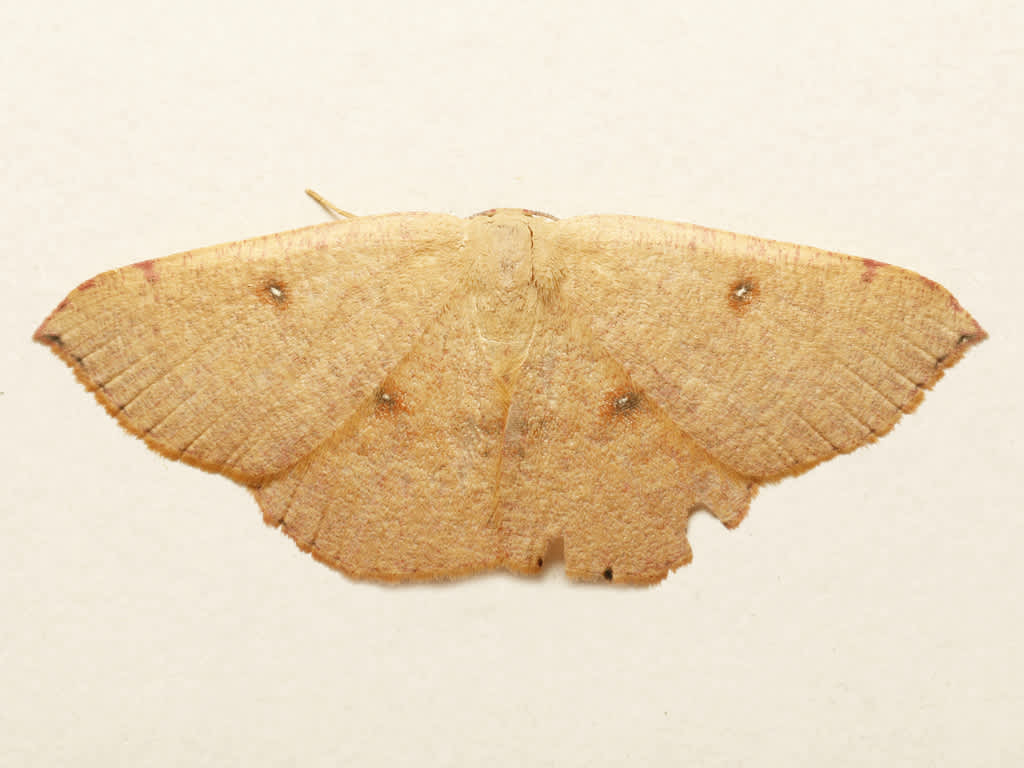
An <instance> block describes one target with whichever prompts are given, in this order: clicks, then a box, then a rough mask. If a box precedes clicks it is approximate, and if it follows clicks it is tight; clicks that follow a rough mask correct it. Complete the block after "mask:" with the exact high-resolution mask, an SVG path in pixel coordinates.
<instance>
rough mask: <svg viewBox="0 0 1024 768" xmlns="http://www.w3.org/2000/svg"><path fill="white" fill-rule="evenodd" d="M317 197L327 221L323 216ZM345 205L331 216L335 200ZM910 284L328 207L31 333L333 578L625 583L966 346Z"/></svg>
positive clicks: (732, 239)
mask: <svg viewBox="0 0 1024 768" xmlns="http://www.w3.org/2000/svg"><path fill="white" fill-rule="evenodd" d="M327 205H329V204H327ZM340 213H344V212H340ZM985 336H986V334H985V332H984V331H983V330H982V328H981V326H980V325H979V324H978V323H977V322H976V321H975V320H974V319H973V318H972V317H971V315H970V314H968V312H967V311H966V310H964V309H963V307H961V306H960V304H959V303H958V302H957V300H956V299H955V298H954V297H953V296H952V295H951V294H950V293H949V292H948V291H947V290H945V289H944V288H942V287H941V286H939V285H937V284H936V283H934V282H932V281H931V280H928V279H927V278H924V277H921V276H920V275H918V274H915V273H913V272H910V271H908V270H905V269H901V268H899V267H895V266H890V265H888V264H883V263H882V262H879V261H874V260H870V259H860V258H855V257H852V256H846V255H842V254H838V253H832V252H828V251H823V250H819V249H816V248H811V247H807V246H800V245H793V244H789V243H782V242H776V241H773V240H767V239H762V238H757V237H750V236H745V235H739V234H734V233H730V232H723V231H716V230H713V229H706V228H703V227H699V226H694V225H690V224H679V223H672V222H666V221H658V220H653V219H644V218H636V217H631V216H582V217H577V218H570V219H566V220H555V219H554V218H553V217H550V216H547V215H546V214H540V213H537V212H533V211H528V210H519V209H497V210H490V211H486V212H484V213H481V214H478V215H476V216H472V217H470V218H467V219H463V218H458V217H455V216H449V215H444V214H429V213H400V214H388V215H380V216H360V217H353V216H351V215H349V214H345V217H344V218H343V219H341V220H337V221H332V222H329V223H325V224H320V225H317V226H312V227H307V228H304V229H298V230H294V231H291V232H283V233H280V234H274V235H269V236H266V237H257V238H253V239H249V240H242V241H239V242H234V243H227V244H224V245H217V246H213V247H208V248H200V249H197V250H192V251H187V252H184V253H179V254H176V255H173V256H168V257H166V258H162V259H157V260H147V261H141V262H139V263H137V264H133V265H131V266H127V267H124V268H122V269H116V270H113V271H110V272H104V273H103V274H100V275H97V276H96V277H94V278H91V279H89V280H86V281H85V282H84V283H82V284H81V285H79V286H78V287H77V288H75V289H74V290H73V291H72V292H71V293H70V294H69V295H68V296H67V298H66V299H64V300H63V301H62V302H61V303H60V304H59V305H58V306H57V308H56V309H55V310H54V311H53V312H52V313H51V314H50V316H49V317H47V318H46V320H45V321H44V322H43V324H42V325H41V326H40V327H39V329H38V330H37V331H36V333H35V339H36V340H37V341H39V342H42V343H44V344H46V345H48V346H49V347H50V348H51V349H52V350H53V351H54V352H55V353H56V354H57V355H58V356H59V357H60V358H61V359H62V360H64V361H65V362H66V363H67V364H68V365H70V366H71V367H72V369H73V370H74V372H75V374H76V375H77V376H78V378H79V380H80V381H81V382H82V383H83V384H84V385H85V386H86V387H87V388H88V389H89V390H91V391H93V392H94V394H95V395H96V398H97V399H98V400H99V402H100V403H101V404H102V405H103V406H104V407H106V409H107V410H108V411H109V412H110V413H111V414H112V415H113V416H114V417H115V418H116V419H117V420H118V422H119V423H120V424H121V425H122V426H123V427H124V428H125V429H127V430H128V431H129V432H131V433H132V434H134V435H137V436H138V437H140V438H142V439H143V440H144V441H145V442H146V444H147V445H149V446H150V447H151V448H153V449H154V450H156V451H159V452H160V453H161V454H163V455H165V456H168V457H170V458H172V459H178V460H181V461H184V462H187V463H189V464H193V465H195V466H197V467H201V468H202V469H205V470H208V471H211V472H219V473H221V474H223V475H226V476H227V477H229V478H231V479H232V480H235V481H236V482H238V483H241V484H243V485H245V486H247V487H248V488H249V489H251V491H252V493H253V494H254V495H255V497H256V500H257V501H258V503H259V505H260V508H261V509H262V512H263V518H264V520H265V521H266V522H267V523H268V524H270V525H272V526H276V527H279V528H280V529H281V530H283V531H284V532H285V533H287V534H288V535H289V536H291V537H292V538H293V539H294V540H295V542H296V543H297V544H298V546H299V547H301V548H302V549H303V550H305V551H308V552H310V553H312V555H313V556H314V557H315V558H316V559H318V560H320V561H322V562H324V563H326V564H328V565H329V566H331V567H333V568H336V569H338V570H340V571H342V572H344V573H345V574H347V575H349V576H351V577H354V578H365V579H376V580H415V579H437V578H447V577H453V576H458V575H462V574H468V573H473V572H477V571H482V570H485V569H491V568H507V569H510V570H512V571H518V572H523V573H531V572H536V571H537V570H539V569H540V568H542V567H543V562H544V556H545V553H546V552H547V551H548V547H549V546H550V544H551V543H552V541H554V540H556V539H562V541H563V543H564V552H565V568H566V572H567V574H568V575H569V577H571V578H574V579H580V580H595V581H609V582H612V581H614V582H625V583H653V582H657V581H659V580H661V579H662V578H664V577H665V575H666V574H667V573H668V572H670V571H671V570H673V569H675V568H677V567H678V566H681V565H684V564H685V563H688V562H689V561H690V559H691V552H690V548H689V545H688V544H687V541H686V527H687V520H688V517H689V515H690V514H691V513H692V512H693V511H695V510H697V509H706V510H709V511H710V512H711V513H712V514H714V515H715V516H716V517H717V518H718V519H719V520H720V521H721V522H722V523H724V524H725V525H726V526H729V527H733V526H736V525H737V524H739V522H740V521H741V520H742V519H743V517H744V515H745V514H746V512H747V509H748V507H749V505H750V500H751V498H752V497H753V496H754V494H755V493H756V491H757V489H758V486H759V485H761V484H763V483H766V482H771V481H775V480H778V479H780V478H783V477H785V476H787V475H793V474H797V473H800V472H802V471H804V470H807V469H809V468H810V467H812V466H814V465H815V464H817V463H819V462H821V461H825V460H827V459H829V458H831V457H833V456H836V455H838V454H841V453H846V452H848V451H852V450H853V449H855V448H857V447H858V446H861V445H864V444H865V443H869V442H871V441H873V440H875V439H876V438H878V437H879V436H881V435H884V434H885V433H886V432H888V431H889V430H890V429H891V428H892V426H893V425H894V424H895V423H896V422H897V421H898V420H899V418H900V417H901V416H902V415H903V414H904V413H908V412H909V411H911V410H913V408H914V407H915V406H916V405H917V404H918V402H920V400H921V397H922V395H923V392H924V390H926V389H928V388H929V387H931V386H932V385H933V384H935V382H936V381H937V380H938V379H939V377H940V376H941V375H942V373H943V371H944V370H945V369H946V368H949V367H950V366H951V365H953V364H954V363H955V362H956V361H957V360H959V359H960V357H961V356H962V355H963V353H964V352H965V350H967V349H968V348H970V347H971V346H973V345H974V344H977V343H978V342H980V341H981V340H983V339H984V338H985Z"/></svg>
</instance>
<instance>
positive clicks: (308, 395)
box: [36, 214, 463, 484]
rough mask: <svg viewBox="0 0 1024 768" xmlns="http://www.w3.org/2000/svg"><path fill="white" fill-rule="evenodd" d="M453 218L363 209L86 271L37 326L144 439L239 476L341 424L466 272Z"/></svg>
mask: <svg viewBox="0 0 1024 768" xmlns="http://www.w3.org/2000/svg"><path fill="white" fill-rule="evenodd" d="M462 240H463V223H462V220H460V219H457V218H454V217H449V216H443V215H430V214H408V215H405V214H403V215H391V216H378V217H363V218H357V219H353V220H350V221H342V222H336V223H331V224H324V225H320V226H315V227H309V228H306V229H300V230H295V231H292V232H284V233H280V234H276V235H270V236H267V237H260V238H254V239H251V240H243V241H240V242H236V243H228V244H225V245H220V246H214V247H210V248H203V249H200V250H195V251H189V252H185V253H179V254H176V255H174V256H168V257H166V258H163V259H158V260H155V261H146V262H140V263H138V264H135V265H132V266H129V267H125V268H123V269H118V270H114V271H111V272H105V273H103V274H101V275H98V276H97V277H95V278H93V279H91V280H87V281H86V282H84V283H82V285H80V286H79V287H78V288H76V289H75V290H74V291H72V292H71V294H70V295H69V296H68V297H67V298H66V299H65V300H64V301H63V302H61V304H60V305H59V306H58V307H57V309H56V310H54V312H53V313H52V314H51V315H50V316H49V317H48V318H47V319H46V321H45V322H44V323H43V324H42V326H40V328H39V330H38V331H37V332H36V339H37V340H39V341H42V342H44V343H47V344H49V345H50V346H51V347H52V348H53V350H54V351H55V352H57V353H58V354H59V355H60V356H61V357H62V358H63V359H64V360H65V361H67V362H68V364H69V365H71V366H72V367H73V368H74V370H75V372H76V374H77V375H78V377H79V378H80V379H81V380H82V381H83V383H84V384H85V385H86V386H87V387H89V388H90V389H93V390H95V392H96V396H97V398H98V399H99V400H100V402H101V403H103V404H104V405H105V406H106V407H107V409H108V410H109V411H110V412H111V413H112V414H114V415H115V416H116V417H117V418H118V420H119V421H120V422H121V423H122V425H124V426H125V427H126V428H127V429H129V430H130V431H131V432H133V433H135V434H137V435H140V436H142V437H143V438H144V439H145V440H146V442H147V443H148V444H149V445H150V446H151V447H153V448H155V449H157V450H159V451H160V452H161V453H164V454H166V455H168V456H171V457H173V458H180V459H183V460H185V461H188V462H190V463H193V464H196V465H199V466H201V467H203V468H205V469H209V470H213V471H219V472H223V473H224V474H227V475H229V476H231V477H233V478H235V479H237V480H240V481H242V482H245V483H248V484H255V483H258V482H259V481H260V480H261V479H262V478H265V477H267V476H271V475H274V474H276V473H278V472H281V471H282V470H284V469H285V468H287V467H289V466H291V465H293V464H294V463H295V462H297V461H298V460H299V459H300V458H302V457H303V456H305V455H306V454H307V453H309V451H311V450H312V449H313V448H315V447H316V446H318V445H319V444H320V443H322V442H323V441H324V440H325V439H326V438H327V437H329V436H330V435H331V434H333V433H334V431H335V430H336V429H337V428H338V425H339V424H342V423H344V422H345V420H346V419H347V418H349V416H351V414H352V413H353V412H354V410H355V409H356V408H357V407H358V404H359V403H360V402H361V401H364V400H365V399H366V398H367V397H368V396H369V395H370V394H371V393H372V392H373V390H374V388H375V387H376V386H377V385H378V383H379V382H380V381H381V379H382V378H383V376H384V374H385V372H386V371H388V370H390V369H391V368H393V367H394V366H395V365H396V364H397V363H398V362H399V361H400V360H401V359H402V358H403V356H405V355H406V354H407V353H408V351H409V349H410V347H411V345H412V343H413V341H414V340H415V339H416V338H417V337H418V336H419V335H420V334H421V333H422V330H423V327H424V326H425V325H426V324H427V323H428V322H429V321H430V320H431V319H432V318H433V317H435V316H436V315H437V313H438V312H439V311H440V309H441V307H442V306H443V304H444V301H445V300H446V298H447V296H448V295H449V294H450V293H451V292H452V290H453V287H454V286H455V285H456V283H457V282H458V280H459V279H460V278H461V276H462V273H463V265H462V263H461V258H462Z"/></svg>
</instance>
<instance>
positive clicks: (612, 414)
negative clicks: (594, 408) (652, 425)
mask: <svg viewBox="0 0 1024 768" xmlns="http://www.w3.org/2000/svg"><path fill="white" fill-rule="evenodd" d="M645 404H646V401H645V397H644V393H643V392H642V391H640V390H639V389H637V388H636V387H633V386H623V387H619V388H618V389H614V390H612V391H611V392H609V393H608V394H607V395H605V398H604V405H603V406H602V408H601V413H602V415H603V416H604V418H605V420H606V421H609V422H615V421H622V420H623V419H625V420H626V421H632V420H633V419H635V418H636V417H637V416H639V415H640V413H641V412H642V411H643V410H644V407H645Z"/></svg>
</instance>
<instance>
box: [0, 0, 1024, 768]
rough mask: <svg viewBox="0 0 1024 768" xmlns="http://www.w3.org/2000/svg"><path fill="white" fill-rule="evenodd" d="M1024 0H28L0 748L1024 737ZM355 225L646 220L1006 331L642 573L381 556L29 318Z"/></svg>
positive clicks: (11, 321)
mask: <svg viewBox="0 0 1024 768" xmlns="http://www.w3.org/2000/svg"><path fill="white" fill-rule="evenodd" d="M1022 29H1024V11H1022V10H1021V6H1019V5H1017V4H1011V3H995V2H989V3H986V2H978V1H977V0H964V1H963V2H951V3H931V2H928V3H925V2H903V3H901V2H895V3H894V2H892V1H891V0H886V1H885V2H875V1H874V0H865V1H864V2H858V3H855V4H853V3H850V4H842V3H825V4H811V3H800V2H793V1H792V0H783V1H782V2H776V3H760V2H744V3H718V4H714V3H680V2H654V3H644V2H633V3H625V4H622V3H618V4H613V3H556V2H551V1H550V0H546V1H545V2H533V1H532V0H521V1H520V2H516V3H500V4H498V3H494V4H491V3H484V2H473V3H470V2H447V3H403V2H394V3H365V2H362V3H351V2H341V1H340V0H334V1H333V2H309V1H306V0H294V1H293V2H290V3H284V4H271V3H259V2H248V3H237V4H230V3H223V2H202V3H196V2H176V3H153V4H134V3H111V2H107V3H104V2H97V3H82V4H79V3H45V4H31V3H18V4H14V3H7V4H5V5H4V9H3V10H2V11H0V64H2V71H3V94H4V107H3V110H2V114H0V145H2V147H3V152H2V154H0V164H2V168H3V176H2V177H3V181H4V183H3V184H2V191H0V194H2V210H3V229H2V233H3V234H2V247H0V265H2V267H0V292H2V293H0V295H2V301H0V334H2V340H0V341H2V344H0V355H2V357H0V360H2V363H0V393H2V394H0V425H2V432H0V458H2V471H3V478H4V482H3V489H4V490H3V492H2V494H0V576H2V579H3V589H2V590H0V627H2V629H0V691H3V694H2V696H0V763H2V764H4V765H12V766H14V765H18V766H46V765H76V766H109V765H145V766H163V765H168V766H170V765H175V766H177V765H190V766H207V765H209V766H214V765H236V764H237V765H241V764H244V765H250V766H258V765H278V766H279V765H301V766H304V767H312V766H321V765H324V766H327V765H331V766H336V765H366V766H377V765H381V766H403V765H414V766H434V765H453V766H462V765H466V766H522V765H526V766H533V767H537V766H547V765H552V766H584V765H585V766H605V765H607V766H616V765H684V764H685V765H701V766H726V765H764V766H776V765H778V766H794V765H815V766H819V765H831V766H854V765H866V764H874V765H887V766H899V765H915V766H920V765H1012V764H1020V763H1021V762H1022V761H1024V746H1022V744H1024V740H1022V738H1021V735H1020V727H1021V726H1020V724H1021V721H1022V715H1024V701H1022V693H1021V692H1022V690H1024V653H1022V650H1024V649H1022V645H1021V637H1022V630H1024V608H1022V603H1021V601H1020V597H1019V594H1018V592H1019V590H1020V586H1021V580H1022V576H1024V566H1022V565H1021V559H1020V554H1019V553H1020V551H1021V545H1022V543H1024V522H1022V515H1021V512H1022V510H1024V496H1022V492H1021V474H1022V463H1021V444H1020V439H1021V438H1020V434H1021V426H1022V418H1021V409H1020V393H1021V384H1020V381H1021V376H1022V373H1024V370H1022V364H1021V348H1020V338H1021V336H1020V334H1021V326H1022V320H1024V311H1022V304H1024V297H1022V291H1021V286H1022V277H1024V275H1022V267H1021V264H1022V261H1024V254H1022V243H1021V224H1022V222H1024V202H1022V201H1024V195H1022V193H1021V188H1022V187H1021V179H1022V178H1024V152H1022V148H1021V147H1022V137H1024V109H1022V103H1024V99H1022V98H1021V95H1022V93H1024V48H1022V47H1021V42H1020V41H1021V32H1022ZM307 186H311V187H314V188H315V189H317V190H319V191H320V192H321V193H323V194H324V195H326V196H327V197H328V198H329V199H331V200H332V201H334V202H335V203H337V204H338V205H340V206H342V207H344V208H348V209H350V210H354V211H356V212H359V213H371V212H384V211H392V210H431V211H443V212H449V213H456V214H459V215H469V214H472V213H475V212H476V211H479V210H482V209H485V208H490V207H494V206H521V207H528V208H535V209H540V210H544V211H550V212H552V213H554V214H557V215H559V216H571V215H575V214H582V213H629V214H639V215H646V216H654V217H659V218H665V219H676V220H684V221H693V222H696V223H700V224H704V225H707V226H713V227H719V228H724V229H731V230H735V231H739V232H744V233H749V234H757V235H763V236H768V237H774V238H779V239H784V240H791V241H797V242H803V243H808V244H812V245H816V246H820V247H824V248H830V249H835V250H840V251H845V252H849V253H854V254H857V255H861V256H865V257H871V258H875V259H880V260H883V261H888V262H892V263H895V264H899V265H901V266H904V267H909V268H911V269H914V270H917V271H919V272H921V273H923V274H925V275H927V276H928V277H930V278H933V279H935V280H937V281H939V282H940V283H942V284H943V285H945V286H947V287H948V288H949V289H950V290H951V291H953V292H954V293H955V294H956V296H957V297H958V298H959V299H960V301H961V302H962V303H963V304H964V306H966V307H967V308H968V309H969V310H970V311H971V312H972V313H973V314H974V315H975V316H976V317H977V318H978V319H979V321H980V322H981V323H982V325H983V326H984V327H985V328H986V329H987V330H988V331H989V333H990V334H991V337H992V338H991V339H990V340H989V341H988V342H986V343H985V344H983V345H981V346H980V347H978V348H976V349H975V350H973V351H971V352H970V353H969V354H968V355H967V357H966V359H965V360H964V361H963V362H962V363H960V364H959V365H958V366H957V367H956V368H954V369H953V370H952V371H951V372H950V373H948V374H947V376H946V377H945V379H944V380H943V381H942V382H941V383H940V384H939V385H938V387H937V388H936V390H935V391H934V392H933V393H931V394H929V395H928V397H926V399H925V401H924V403H923V405H922V406H921V407H920V408H919V410H918V411H917V413H916V414H914V415H913V416H912V417H910V418H908V419H906V420H905V421H904V422H903V423H901V424H900V425H899V426H898V427H897V428H896V429H895V430H894V431H893V432H892V433H891V434H890V435H889V436H888V437H886V438H885V439H884V440H882V441H881V442H879V443H877V444H875V445H872V446H870V447H867V448H864V449H861V450H860V451H858V452H856V453H855V454H853V455H850V456H846V457H842V458H839V459H836V460H833V461H831V462H829V463H827V464H825V465H823V466H821V467H819V468H817V469H815V470H814V471H813V472H811V473H809V474H807V475H804V476H802V477H799V478H796V479H792V480H787V481H785V482H783V483H781V484H779V485H776V486H772V487H768V488H765V489H764V490H763V491H762V492H761V494H760V496H759V497H758V498H757V499H756V500H755V502H754V505H753V508H752V511H751V513H750V515H749V517H748V519H747V520H746V521H745V522H744V523H743V525H742V526H740V528H739V529H737V530H735V531H732V532H729V531H726V530H725V529H723V528H722V527H721V526H719V525H718V524H717V523H716V522H715V521H714V520H713V519H712V518H711V517H710V516H708V515H702V516H698V517H697V518H695V519H694V520H693V521H692V523H691V527H690V531H691V543H692V545H693V550H694V555H695V557H694V562H693V564H692V565H690V566H689V567H687V568H684V569H682V570H680V571H677V572H676V573H675V574H673V575H672V576H671V577H670V578H669V579H668V580H666V581H665V582H664V583H662V584H661V585H659V586H657V587H655V588H652V589H616V588H610V589H609V588H605V587H602V586H598V587H590V586H578V585H573V584H569V583H567V582H566V580H565V577H564V574H563V573H562V571H561V566H560V565H555V566H553V567H549V568H548V569H547V570H546V572H545V574H544V576H543V577H541V578H539V579H527V578H520V577H516V576H511V575H507V574H493V575H486V576H481V577H478V578H473V579H468V580H465V581H460V582H458V583H454V584H445V585H437V586H429V585H428V586H413V587H400V588H395V587H385V586H378V585H374V584H362V583H353V582H351V581H348V580H347V579H345V578H344V577H342V576H340V575H338V574H337V573H334V572H332V571H330V570H328V569H327V568H325V567H323V566H321V565H318V564H316V563H315V562H313V561H312V560H311V559H310V558H309V557H308V556H306V555H304V554H302V553H301V552H299V551H298V550H297V549H296V548H295V546H294V545H293V544H292V542H291V541H290V540H288V539H287V538H286V537H284V536H282V535H281V534H280V533H278V532H275V531H273V530H271V529H268V528H266V527H264V526H263V524H262V523H261V522H260V515H259V512H258V510H257V507H256V505H255V503H254V501H253V500H252V499H251V498H250V497H249V495H248V493H247V492H246V491H245V490H244V489H243V488H241V487H239V486H236V485H234V484H232V483H231V482H229V481H228V480H226V479H224V478H221V477H217V476H213V475H208V474H205V473H203V472H200V471H197V470H195V469H193V468H190V467H187V466H184V465H180V464H175V463H172V462H169V461H167V460H165V459H162V458H160V457H159V456H157V455H156V454H154V453H151V452H149V451H147V450H146V449H145V448H144V446H143V445H142V444H141V443H140V442H139V441H137V440H135V439H133V438H131V437H129V436H127V435H126V434H125V433H124V432H122V430H121V429H120V428H119V427H118V426H117V424H116V423H115V422H114V421H113V420H112V419H110V418H109V417H108V416H107V415H106V414H105V413H104V412H103V410H102V409H101V408H100V407H98V406H97V405H96V403H95V402H94V401H93V399H92V397H91V396H89V395H87V394H86V393H85V392H84V391H83V390H82V388H81V387H80V386H79V384H78V383H77V382H76V381H75V380H74V378H73V377H72V375H71V373H70V371H68V370H67V369H66V368H65V367H64V366H63V365H62V364H61V363H60V362H59V361H58V360H57V359H56V358H54V357H53V356H52V355H51V354H50V353H49V352H48V351H47V350H45V349H44V348H43V347H41V346H38V345H35V344H32V343H31V341H30V337H31V334H32V332H33V330H34V329H35V327H36V326H37V325H38V323H39V322H40V321H41V320H42V319H43V318H44V317H45V315H46V314H47V313H48V312H49V311H50V310H51V309H52V308H53V307H54V306H55V305H56V304H57V302H59V301H60V300H61V299H62V298H63V297H64V295H65V294H66V293H67V292H68V291H69V290H70V289H71V288H73V287H74V286H75V285H76V284H77V283H79V282H80V281H82V280H84V279H86V278H88V277H90V276H92V275H94V274H95V273H97V272H100V271H102V270H106V269H109V268H113V267H118V266H122V265H124V264H127V263H129V262H133V261H138V260H141V259H148V258H155V257H160V256H163V255H167V254H170V253H173V252H176V251H180V250H184V249H188V248H192V247H196V246H202V245H210V244H214V243H218V242H223V241H226V240H234V239H240V238H245V237H251V236H255V235H259V234H265V233H269V232H274V231H278V230H282V229H286V228H292V227H297V226H302V225H306V224H311V223H315V222H319V221H323V220H325V218H326V217H325V215H324V214H323V212H322V211H321V210H320V209H319V208H317V206H315V205H314V204H313V203H312V202H311V201H309V200H308V199H307V198H306V197H305V196H304V195H303V194H302V190H303V188H305V187H307Z"/></svg>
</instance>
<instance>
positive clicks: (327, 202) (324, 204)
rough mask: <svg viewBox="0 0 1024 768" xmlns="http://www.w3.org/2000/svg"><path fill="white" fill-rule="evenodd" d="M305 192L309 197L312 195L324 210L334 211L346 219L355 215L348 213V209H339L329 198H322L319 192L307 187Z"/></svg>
mask: <svg viewBox="0 0 1024 768" xmlns="http://www.w3.org/2000/svg"><path fill="white" fill-rule="evenodd" d="M306 194H307V195H309V196H310V197H312V198H313V199H314V200H316V201H317V202H318V203H319V204H320V206H321V207H322V208H323V209H324V210H326V211H328V212H330V213H336V214H338V215H339V216H344V217H345V218H346V219H354V218H356V215H355V214H354V213H349V212H348V211H343V210H341V208H339V207H338V206H336V205H335V204H334V203H332V202H331V201H330V200H326V199H324V198H323V197H321V196H320V195H319V194H317V193H316V192H314V191H313V190H312V189H307V190H306Z"/></svg>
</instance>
